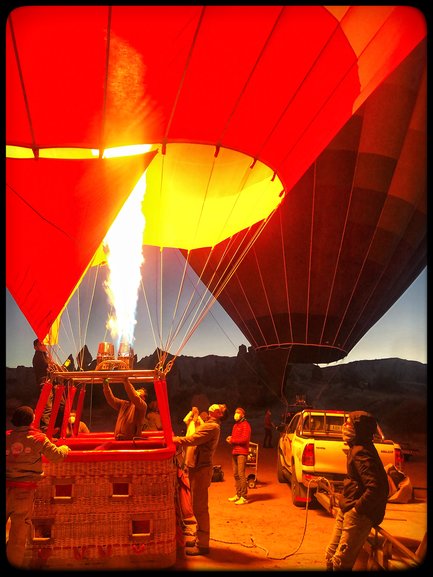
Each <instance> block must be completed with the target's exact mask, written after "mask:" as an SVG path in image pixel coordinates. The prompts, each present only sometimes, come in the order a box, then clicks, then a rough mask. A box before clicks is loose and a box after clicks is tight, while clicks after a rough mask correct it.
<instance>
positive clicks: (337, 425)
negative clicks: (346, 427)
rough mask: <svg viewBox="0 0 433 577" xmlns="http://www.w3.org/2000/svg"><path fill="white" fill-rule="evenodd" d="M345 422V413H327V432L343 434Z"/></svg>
mask: <svg viewBox="0 0 433 577" xmlns="http://www.w3.org/2000/svg"><path fill="white" fill-rule="evenodd" d="M343 423H344V416H343V415H326V432H327V433H340V434H341V432H342V427H343Z"/></svg>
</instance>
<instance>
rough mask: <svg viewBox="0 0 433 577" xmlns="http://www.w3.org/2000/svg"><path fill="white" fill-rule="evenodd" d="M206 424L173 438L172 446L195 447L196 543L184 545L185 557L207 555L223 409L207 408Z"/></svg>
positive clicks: (191, 474) (192, 481) (192, 470)
mask: <svg viewBox="0 0 433 577" xmlns="http://www.w3.org/2000/svg"><path fill="white" fill-rule="evenodd" d="M208 412H209V418H208V420H207V421H206V422H205V423H204V424H203V425H201V426H200V427H198V428H197V429H196V431H195V433H193V434H192V435H187V436H185V437H173V442H174V444H175V445H183V446H187V447H188V446H193V447H197V448H196V451H195V465H194V467H190V468H189V482H190V485H191V495H192V509H193V512H194V517H195V518H196V520H197V533H196V537H195V539H192V540H190V541H187V542H186V543H185V545H186V547H187V548H186V554H187V555H206V554H208V553H209V539H210V518H209V495H208V489H209V487H210V484H211V481H212V473H213V456H214V453H215V449H216V448H217V445H218V441H219V438H220V432H221V421H223V420H224V419H225V418H226V417H227V407H226V406H225V405H218V404H214V405H211V406H210V407H209V411H208Z"/></svg>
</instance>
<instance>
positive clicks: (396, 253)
mask: <svg viewBox="0 0 433 577" xmlns="http://www.w3.org/2000/svg"><path fill="white" fill-rule="evenodd" d="M426 126H427V124H426V48H425V45H424V44H422V45H420V46H419V47H417V48H416V49H415V50H414V51H413V52H412V53H411V54H410V55H409V56H408V57H407V58H406V59H405V61H404V62H403V63H402V64H401V65H400V66H399V67H398V69H397V70H396V71H395V72H394V73H393V74H392V75H390V76H389V77H388V78H387V79H386V80H385V81H384V82H383V83H382V84H381V85H380V86H379V87H378V88H377V89H376V91H375V92H374V93H373V94H372V95H371V96H370V97H369V98H368V100H367V101H366V102H365V103H364V104H363V106H362V107H361V108H360V109H359V110H358V111H357V112H356V113H355V114H354V115H353V117H352V118H351V119H350V120H349V122H348V123H347V124H346V125H345V126H344V128H343V129H342V130H341V131H340V132H339V133H338V135H337V136H336V137H335V138H334V139H333V140H332V142H331V143H330V144H329V145H328V146H327V147H326V148H325V150H324V151H323V152H322V153H321V154H320V155H319V157H318V158H317V159H316V161H315V162H314V163H313V164H312V166H311V167H310V168H309V169H308V170H307V171H306V172H305V174H304V176H303V177H302V178H301V179H300V181H299V182H298V183H297V184H296V186H294V187H293V189H292V190H291V191H290V192H289V193H288V194H287V195H286V196H285V199H284V201H283V202H282V203H281V204H280V206H279V208H278V210H277V211H276V212H275V214H274V215H273V216H272V217H271V218H270V220H269V222H268V224H267V225H266V227H264V229H263V231H262V233H261V234H260V236H259V237H258V238H257V240H256V241H255V243H254V245H253V246H252V248H251V250H250V251H249V252H248V253H247V255H246V256H245V259H244V260H243V262H242V263H241V264H240V266H239V267H238V269H237V271H236V272H235V274H234V276H233V278H232V279H231V280H230V281H229V282H228V284H227V285H226V287H225V288H224V290H222V292H221V294H220V295H219V297H218V300H219V302H220V303H221V304H222V305H223V307H224V308H225V310H226V311H227V312H228V313H229V314H230V316H231V317H232V318H233V319H234V320H235V322H236V324H237V325H238V326H239V328H240V329H241V330H242V332H243V334H244V335H245V336H246V338H248V340H249V341H250V343H251V344H252V345H253V347H254V349H255V350H256V351H258V352H259V353H263V354H261V358H262V360H263V361H264V362H266V364H267V366H268V367H269V371H270V373H271V374H273V376H274V378H275V383H277V385H279V384H280V383H281V379H282V378H283V374H284V370H285V367H286V364H287V363H299V362H301V363H302V362H309V363H328V362H331V361H335V360H338V359H341V358H343V357H345V356H346V355H347V354H348V353H349V352H350V350H351V349H352V348H353V347H354V346H355V345H356V343H357V342H358V341H359V340H360V339H361V338H362V337H363V336H364V335H365V333H366V332H367V331H368V330H369V329H370V328H371V327H372V326H373V325H374V324H375V323H376V322H377V321H378V320H379V319H380V318H381V316H382V315H383V314H385V312H386V311H387V310H388V309H389V308H390V307H391V305H392V304H393V303H394V302H395V301H396V300H397V299H398V298H399V297H400V296H401V295H402V294H403V292H404V291H405V290H406V289H407V288H408V287H409V286H410V285H411V284H412V282H413V281H414V280H415V278H416V277H417V276H418V275H419V273H420V272H421V271H422V270H423V268H424V267H425V265H426V247H427V244H426V165H427V162H426ZM223 255H224V243H222V245H221V246H219V247H217V249H216V250H215V251H214V254H213V255H212V258H211V260H210V261H209V262H208V261H207V255H206V257H205V255H203V254H201V252H200V251H199V250H198V251H193V252H192V254H190V255H189V262H190V263H191V265H192V266H193V267H194V268H195V269H196V270H202V268H203V267H204V266H205V263H206V266H205V272H204V274H203V275H202V278H203V280H204V281H205V282H206V283H207V285H208V286H209V288H210V289H211V290H213V291H214V292H216V291H217V290H218V283H221V282H223V281H222V279H221V278H220V277H219V275H218V274H216V278H215V275H214V271H215V269H216V267H217V266H218V267H220V259H221V258H223ZM214 262H215V263H217V265H214Z"/></svg>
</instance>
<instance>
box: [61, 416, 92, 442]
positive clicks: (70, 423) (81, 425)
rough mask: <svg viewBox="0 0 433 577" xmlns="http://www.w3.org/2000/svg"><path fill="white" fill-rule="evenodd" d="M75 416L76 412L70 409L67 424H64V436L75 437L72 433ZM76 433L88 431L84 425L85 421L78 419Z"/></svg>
mask: <svg viewBox="0 0 433 577" xmlns="http://www.w3.org/2000/svg"><path fill="white" fill-rule="evenodd" d="M76 418H77V412H76V411H75V410H72V411H71V412H70V413H69V419H68V424H67V425H66V436H67V437H75V434H74V425H75V420H76ZM77 433H78V434H80V433H90V431H89V427H88V426H87V425H86V423H85V422H84V421H80V422H79V424H78V431H77Z"/></svg>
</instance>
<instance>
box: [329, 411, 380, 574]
mask: <svg viewBox="0 0 433 577" xmlns="http://www.w3.org/2000/svg"><path fill="white" fill-rule="evenodd" d="M376 429H377V423H376V419H375V418H374V417H373V415H371V414H370V413H367V412H365V411H353V412H352V413H349V416H348V418H347V420H346V422H345V423H344V425H343V440H344V441H345V442H346V443H347V444H348V445H349V452H348V454H347V477H346V478H345V480H344V485H343V492H342V495H341V497H340V502H339V506H340V509H339V512H338V514H337V517H336V519H335V525H334V531H333V534H332V537H331V540H330V542H329V545H328V547H327V549H326V567H327V569H328V570H329V571H351V570H352V568H353V565H354V564H355V561H356V558H357V557H358V554H359V552H360V551H361V549H362V546H363V545H364V543H365V541H366V539H367V537H368V535H369V533H370V531H371V528H372V527H373V526H375V525H379V523H381V522H382V520H383V518H384V516H385V509H386V503H387V500H388V479H387V475H386V471H385V468H384V466H383V464H382V461H381V460H380V457H379V454H378V452H377V450H376V447H375V446H374V444H373V435H374V433H375V432H376Z"/></svg>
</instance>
